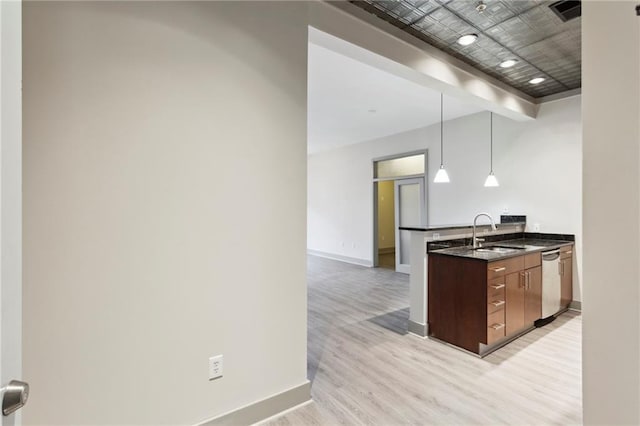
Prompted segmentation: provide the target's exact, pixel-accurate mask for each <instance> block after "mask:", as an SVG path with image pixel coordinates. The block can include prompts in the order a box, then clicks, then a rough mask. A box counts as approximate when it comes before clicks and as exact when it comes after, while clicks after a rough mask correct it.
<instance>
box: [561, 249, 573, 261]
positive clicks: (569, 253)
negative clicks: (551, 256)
mask: <svg viewBox="0 0 640 426" xmlns="http://www.w3.org/2000/svg"><path fill="white" fill-rule="evenodd" d="M571 257H573V246H563V247H560V259H570V258H571Z"/></svg>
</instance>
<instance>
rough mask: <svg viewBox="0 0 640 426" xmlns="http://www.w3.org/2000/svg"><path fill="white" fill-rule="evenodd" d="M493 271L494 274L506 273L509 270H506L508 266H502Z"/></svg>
mask: <svg viewBox="0 0 640 426" xmlns="http://www.w3.org/2000/svg"><path fill="white" fill-rule="evenodd" d="M491 270H492V271H493V272H502V271H506V270H507V268H506V266H500V267H498V268H491Z"/></svg>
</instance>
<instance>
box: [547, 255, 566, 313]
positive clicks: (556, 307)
mask: <svg viewBox="0 0 640 426" xmlns="http://www.w3.org/2000/svg"><path fill="white" fill-rule="evenodd" d="M560 298H561V288H560V249H557V250H550V251H543V252H542V318H543V319H544V318H549V317H551V316H552V315H555V314H556V313H558V312H559V311H560V309H561V308H562V305H561V304H560Z"/></svg>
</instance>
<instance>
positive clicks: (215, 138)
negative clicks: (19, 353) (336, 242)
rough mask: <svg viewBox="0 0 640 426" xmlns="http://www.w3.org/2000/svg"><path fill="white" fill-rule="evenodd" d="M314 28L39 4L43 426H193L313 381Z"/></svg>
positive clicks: (245, 17) (157, 7)
mask: <svg viewBox="0 0 640 426" xmlns="http://www.w3.org/2000/svg"><path fill="white" fill-rule="evenodd" d="M306 17H307V4H306V3H304V2H303V3H290V2H287V3H286V4H285V3H274V2H256V3H251V2H195V3H188V2H177V3H168V2H153V3H151V2H148V3H147V2H140V3H132V2H117V3H116V2H113V3H112V2H95V3H83V2H70V3H54V2H43V3H36V2H27V3H25V5H24V379H26V380H28V381H29V382H31V385H32V388H33V392H32V395H31V400H30V402H29V405H28V406H27V407H26V408H25V410H24V421H25V423H26V424H38V423H40V424H119V423H127V424H193V423H196V422H198V421H202V420H205V419H208V418H211V417H214V416H217V415H219V414H222V413H225V412H227V411H229V410H232V409H236V408H238V407H240V406H243V405H246V404H250V403H252V402H255V401H256V400H259V399H262V398H265V397H268V396H270V395H272V394H275V393H278V392H282V391H284V390H287V389H289V388H292V387H294V386H297V385H300V384H302V383H304V382H305V381H306V278H305V264H306V263H305V225H306V223H305V213H304V212H305V205H306V188H305V181H306V142H305V141H306V74H307V71H306V49H307V25H306ZM282 164H286V167H282ZM274 241H278V250H273V242H274ZM216 354H224V356H225V363H224V368H225V374H224V377H223V378H222V379H219V380H216V381H209V380H208V365H207V363H208V358H209V357H210V356H212V355H216Z"/></svg>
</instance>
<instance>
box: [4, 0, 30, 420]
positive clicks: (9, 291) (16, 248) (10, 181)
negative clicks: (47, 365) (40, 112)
mask: <svg viewBox="0 0 640 426" xmlns="http://www.w3.org/2000/svg"><path fill="white" fill-rule="evenodd" d="M21 34H22V4H21V2H20V1H17V0H0V384H1V385H2V389H1V390H0V392H1V393H2V398H1V400H2V402H3V403H2V404H1V405H2V406H3V410H1V412H0V417H1V418H2V421H1V422H0V423H1V424H2V425H4V426H6V425H15V424H20V419H19V415H20V414H19V413H20V411H17V412H12V413H11V414H9V415H3V414H4V413H5V412H6V411H5V409H6V408H7V406H6V404H7V403H8V402H9V401H10V400H13V401H14V402H16V403H17V405H20V404H21V400H22V399H25V398H26V394H24V393H17V392H16V391H18V392H19V391H20V387H19V386H15V385H16V384H15V383H14V384H12V385H9V383H10V381H12V380H15V379H20V378H21V376H22V88H21V85H22V83H21V81H22V36H21ZM16 398H17V399H16ZM17 405H16V406H17ZM14 408H15V407H14Z"/></svg>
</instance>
